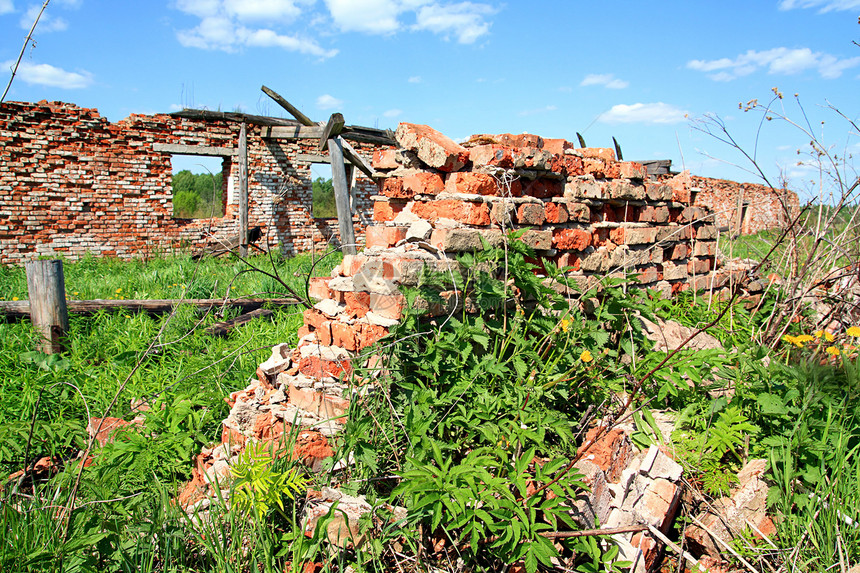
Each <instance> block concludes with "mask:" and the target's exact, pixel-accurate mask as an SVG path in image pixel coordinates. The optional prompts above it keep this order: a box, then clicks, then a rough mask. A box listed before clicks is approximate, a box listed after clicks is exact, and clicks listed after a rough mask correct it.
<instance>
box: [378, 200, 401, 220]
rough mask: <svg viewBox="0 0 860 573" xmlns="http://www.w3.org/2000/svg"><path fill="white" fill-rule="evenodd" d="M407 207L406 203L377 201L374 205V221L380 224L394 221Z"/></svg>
mask: <svg viewBox="0 0 860 573" xmlns="http://www.w3.org/2000/svg"><path fill="white" fill-rule="evenodd" d="M405 206H406V204H405V203H401V202H393V201H375V202H374V203H373V220H374V221H377V222H379V223H385V222H388V221H393V220H394V218H395V217H396V216H397V215H398V214H399V213H400V212H401V211H402V210H403V208H404V207H405Z"/></svg>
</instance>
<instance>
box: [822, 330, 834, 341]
mask: <svg viewBox="0 0 860 573" xmlns="http://www.w3.org/2000/svg"><path fill="white" fill-rule="evenodd" d="M834 338H836V337H835V336H833V333H831V332H827V331H825V332H824V340H826V341H827V342H833V339H834Z"/></svg>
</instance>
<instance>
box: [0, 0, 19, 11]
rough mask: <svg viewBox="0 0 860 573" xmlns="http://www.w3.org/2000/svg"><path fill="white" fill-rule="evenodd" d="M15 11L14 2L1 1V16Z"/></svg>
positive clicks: (8, 0) (10, 0)
mask: <svg viewBox="0 0 860 573" xmlns="http://www.w3.org/2000/svg"><path fill="white" fill-rule="evenodd" d="M14 11H15V5H14V4H12V0H0V14H8V13H10V12H14Z"/></svg>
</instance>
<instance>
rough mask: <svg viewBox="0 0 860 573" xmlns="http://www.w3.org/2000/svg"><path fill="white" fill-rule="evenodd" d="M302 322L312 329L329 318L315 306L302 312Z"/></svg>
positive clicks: (318, 326)
mask: <svg viewBox="0 0 860 573" xmlns="http://www.w3.org/2000/svg"><path fill="white" fill-rule="evenodd" d="M302 318H303V319H304V324H305V325H306V326H310V327H311V328H313V329H318V328H320V327H321V326H322V325H323V323H324V322H325V321H327V320H329V318H328V317H327V316H326V315H324V314H323V313H321V312H320V311H318V310H317V309H315V308H309V309H307V310H306V311H304V312H303V313H302Z"/></svg>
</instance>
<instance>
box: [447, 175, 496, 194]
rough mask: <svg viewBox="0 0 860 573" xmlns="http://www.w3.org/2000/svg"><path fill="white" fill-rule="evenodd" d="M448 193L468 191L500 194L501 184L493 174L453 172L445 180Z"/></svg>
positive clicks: (468, 192) (470, 192)
mask: <svg viewBox="0 0 860 573" xmlns="http://www.w3.org/2000/svg"><path fill="white" fill-rule="evenodd" d="M445 190H446V191H447V192H448V193H467V194H471V195H498V194H499V186H498V185H497V184H496V180H495V179H494V178H493V176H492V175H487V174H486V173H472V172H461V173H452V174H451V175H449V176H448V180H447V181H446V182H445Z"/></svg>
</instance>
